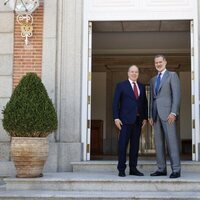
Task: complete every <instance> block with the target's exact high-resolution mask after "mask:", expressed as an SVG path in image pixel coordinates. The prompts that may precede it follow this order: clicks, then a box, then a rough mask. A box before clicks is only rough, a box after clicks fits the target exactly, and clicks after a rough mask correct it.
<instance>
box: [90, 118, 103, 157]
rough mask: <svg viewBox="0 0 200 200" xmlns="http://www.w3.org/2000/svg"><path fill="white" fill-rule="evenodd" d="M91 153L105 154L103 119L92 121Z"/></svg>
mask: <svg viewBox="0 0 200 200" xmlns="http://www.w3.org/2000/svg"><path fill="white" fill-rule="evenodd" d="M91 127H92V130H91V155H101V154H103V120H92V122H91Z"/></svg>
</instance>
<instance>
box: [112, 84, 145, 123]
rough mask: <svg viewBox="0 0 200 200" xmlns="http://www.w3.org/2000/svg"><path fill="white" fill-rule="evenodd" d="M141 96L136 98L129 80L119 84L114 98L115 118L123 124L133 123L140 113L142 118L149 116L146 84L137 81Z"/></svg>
mask: <svg viewBox="0 0 200 200" xmlns="http://www.w3.org/2000/svg"><path fill="white" fill-rule="evenodd" d="M137 84H138V87H139V89H140V96H139V98H138V99H136V97H135V95H134V92H133V89H132V86H131V84H130V82H129V80H126V81H122V82H120V83H118V84H117V86H116V89H115V94H114V99H113V118H114V119H120V120H121V121H122V123H123V124H133V123H134V122H135V120H136V117H137V115H138V113H139V116H140V118H141V120H143V119H147V118H148V103H147V98H146V92H145V86H144V85H143V84H141V83H139V82H137Z"/></svg>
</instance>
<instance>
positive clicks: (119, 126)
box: [115, 119, 122, 130]
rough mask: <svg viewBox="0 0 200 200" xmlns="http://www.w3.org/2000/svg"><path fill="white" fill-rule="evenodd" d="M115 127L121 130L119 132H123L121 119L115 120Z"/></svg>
mask: <svg viewBox="0 0 200 200" xmlns="http://www.w3.org/2000/svg"><path fill="white" fill-rule="evenodd" d="M115 125H116V126H117V128H118V129H119V130H121V129H122V127H121V126H122V122H121V120H120V119H115Z"/></svg>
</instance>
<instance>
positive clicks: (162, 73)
mask: <svg viewBox="0 0 200 200" xmlns="http://www.w3.org/2000/svg"><path fill="white" fill-rule="evenodd" d="M166 70H167V69H164V70H163V71H162V72H159V73H158V75H159V74H160V73H161V75H160V77H161V78H162V77H163V75H164V73H165V72H166Z"/></svg>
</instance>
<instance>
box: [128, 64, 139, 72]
mask: <svg viewBox="0 0 200 200" xmlns="http://www.w3.org/2000/svg"><path fill="white" fill-rule="evenodd" d="M133 66H135V67H136V68H137V69H138V72H140V69H139V67H138V66H137V65H131V66H130V67H129V68H128V72H129V70H130V68H131V67H133Z"/></svg>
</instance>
